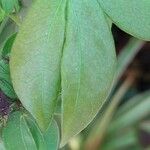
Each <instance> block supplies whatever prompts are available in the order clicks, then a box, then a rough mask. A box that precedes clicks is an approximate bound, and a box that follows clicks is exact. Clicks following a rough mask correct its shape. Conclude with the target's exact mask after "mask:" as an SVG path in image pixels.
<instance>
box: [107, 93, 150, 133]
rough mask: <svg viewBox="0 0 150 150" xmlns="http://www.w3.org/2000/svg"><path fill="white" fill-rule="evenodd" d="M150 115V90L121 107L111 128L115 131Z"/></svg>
mask: <svg viewBox="0 0 150 150" xmlns="http://www.w3.org/2000/svg"><path fill="white" fill-rule="evenodd" d="M148 115H150V91H148V92H145V93H143V94H140V95H138V96H136V97H134V98H132V99H130V100H129V102H127V103H126V104H124V105H123V106H122V107H120V108H119V110H118V112H117V114H116V116H115V117H114V119H113V122H111V126H110V128H109V130H110V131H114V132H115V131H116V130H119V129H122V128H125V127H128V126H131V125H134V124H136V123H137V122H139V121H140V120H142V119H144V118H145V117H146V116H148Z"/></svg>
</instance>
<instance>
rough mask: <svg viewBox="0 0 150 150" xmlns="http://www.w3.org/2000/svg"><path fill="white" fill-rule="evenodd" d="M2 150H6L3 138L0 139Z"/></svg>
mask: <svg viewBox="0 0 150 150" xmlns="http://www.w3.org/2000/svg"><path fill="white" fill-rule="evenodd" d="M0 150H6V149H5V147H4V143H3V141H2V139H1V138H0Z"/></svg>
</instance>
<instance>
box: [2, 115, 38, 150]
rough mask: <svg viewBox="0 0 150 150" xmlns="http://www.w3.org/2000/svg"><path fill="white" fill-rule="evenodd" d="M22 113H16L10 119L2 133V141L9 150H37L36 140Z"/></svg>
mask: <svg viewBox="0 0 150 150" xmlns="http://www.w3.org/2000/svg"><path fill="white" fill-rule="evenodd" d="M22 117H23V115H22V113H20V112H14V113H13V114H11V116H10V118H9V119H8V122H7V125H6V127H4V129H3V132H2V139H3V141H4V145H5V147H6V149H7V150H18V149H20V148H21V150H31V149H32V150H37V148H36V144H35V142H34V139H33V137H32V135H31V132H30V131H29V129H28V126H27V124H26V122H25V121H24V119H23V118H22Z"/></svg>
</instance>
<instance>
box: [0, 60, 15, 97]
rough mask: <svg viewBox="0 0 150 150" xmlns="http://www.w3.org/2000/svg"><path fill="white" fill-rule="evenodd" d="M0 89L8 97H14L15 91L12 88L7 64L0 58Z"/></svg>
mask: <svg viewBox="0 0 150 150" xmlns="http://www.w3.org/2000/svg"><path fill="white" fill-rule="evenodd" d="M0 89H1V90H2V91H3V92H4V93H5V94H6V95H7V96H8V97H10V98H12V99H16V98H17V96H16V93H15V91H14V89H13V86H12V82H11V79H10V71H9V64H8V63H6V62H5V61H4V60H0Z"/></svg>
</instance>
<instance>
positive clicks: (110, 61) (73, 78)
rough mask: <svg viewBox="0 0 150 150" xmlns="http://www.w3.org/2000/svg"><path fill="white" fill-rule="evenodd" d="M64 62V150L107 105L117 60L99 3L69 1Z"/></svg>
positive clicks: (88, 0)
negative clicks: (105, 102) (72, 138)
mask: <svg viewBox="0 0 150 150" xmlns="http://www.w3.org/2000/svg"><path fill="white" fill-rule="evenodd" d="M67 8H68V15H67V20H68V22H67V29H66V43H65V45H64V53H63V58H62V72H61V74H62V92H61V93H62V106H63V107H62V111H63V112H62V113H63V117H62V141H61V146H63V145H65V144H66V142H67V141H68V140H69V139H70V138H71V137H72V136H74V135H76V134H78V133H79V132H80V131H81V130H83V129H84V128H85V127H86V126H87V125H88V124H89V123H90V122H91V121H92V119H93V118H94V117H95V115H96V114H97V112H98V111H99V109H100V108H101V106H102V104H103V103H104V101H105V99H106V97H107V95H108V93H109V91H110V88H111V86H112V80H113V77H114V71H115V66H116V56H115V49H114V43H113V39H112V35H111V31H110V27H109V25H108V22H107V20H106V19H105V16H104V14H103V12H102V10H101V7H100V6H99V4H98V2H97V1H91V0H87V1H80V0H79V1H77V2H76V1H68V7H67Z"/></svg>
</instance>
